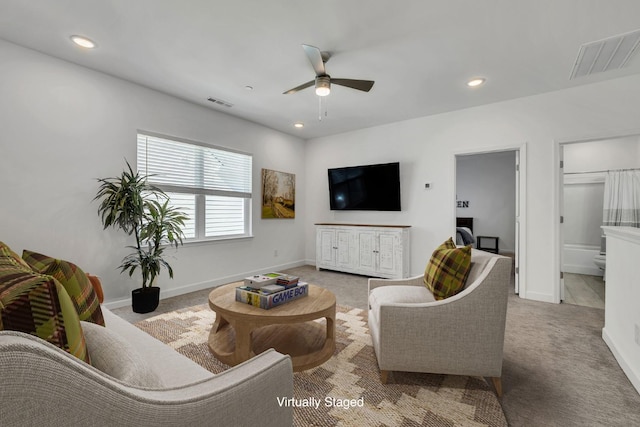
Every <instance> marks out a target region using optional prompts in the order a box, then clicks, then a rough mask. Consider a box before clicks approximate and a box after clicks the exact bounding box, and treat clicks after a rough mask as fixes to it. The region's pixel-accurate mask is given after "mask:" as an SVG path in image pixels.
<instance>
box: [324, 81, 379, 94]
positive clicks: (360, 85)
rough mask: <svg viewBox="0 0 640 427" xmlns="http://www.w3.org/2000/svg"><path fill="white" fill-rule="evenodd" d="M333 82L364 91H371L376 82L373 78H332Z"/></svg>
mask: <svg viewBox="0 0 640 427" xmlns="http://www.w3.org/2000/svg"><path fill="white" fill-rule="evenodd" d="M331 83H332V84H335V85H340V86H346V87H350V88H351V89H358V90H361V91H363V92H369V91H370V90H371V88H372V87H373V84H374V83H375V82H374V81H372V80H353V79H334V78H332V79H331Z"/></svg>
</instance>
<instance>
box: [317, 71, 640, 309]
mask: <svg viewBox="0 0 640 427" xmlns="http://www.w3.org/2000/svg"><path fill="white" fill-rule="evenodd" d="M481 90H491V88H490V86H486V87H485V88H482V89H481ZM638 111H640V76H639V75H635V76H630V77H625V78H619V79H614V80H609V81H606V82H601V83H595V84H591V85H584V86H577V87H574V88H571V89H567V90H563V91H557V92H551V93H547V94H542V95H538V96H531V97H526V98H520V99H515V100H511V101H506V102H500V103H495V104H491V105H485V106H480V107H476V108H470V109H466V110H461V111H454V112H450V113H445V114H439V115H435V116H429V117H422V118H418V119H414V120H408V121H403V122H397V123H392V124H388V125H384V126H378V127H373V128H368V129H362V130H358V131H354V132H349V133H344V134H340V135H334V136H328V137H325V138H317V139H313V140H310V141H308V143H307V153H306V174H307V175H306V177H307V191H306V192H307V194H313V195H314V196H313V197H309V198H308V200H307V212H308V214H309V215H308V221H307V222H306V224H307V230H306V239H305V241H306V254H307V259H309V260H313V259H315V245H314V226H313V223H314V222H320V221H336V222H341V221H342V222H366V223H372V224H375V223H383V224H384V223H391V224H408V225H411V226H412V228H411V270H412V272H413V274H420V273H422V272H423V271H424V267H425V265H426V262H427V259H428V257H429V255H430V254H431V251H432V250H433V248H435V247H436V246H437V245H438V244H440V243H441V242H442V241H444V240H445V239H446V238H447V237H448V236H450V235H451V233H452V231H453V229H454V227H455V223H454V217H455V207H454V203H455V189H454V184H453V183H454V177H453V170H454V155H455V153H460V152H465V151H466V152H471V151H483V150H485V149H486V150H487V151H488V150H489V149H498V148H501V147H505V148H511V147H513V146H514V145H519V144H527V150H526V151H527V167H526V168H527V174H528V176H527V186H528V188H527V197H526V206H527V208H526V220H527V223H526V228H525V229H524V230H523V233H525V237H526V239H527V240H526V258H525V259H523V260H521V261H522V262H524V263H525V264H526V269H525V271H526V275H525V277H524V278H523V279H524V284H525V289H524V290H523V291H522V292H521V295H522V296H524V297H526V298H531V299H536V300H541V301H553V302H558V293H557V290H556V289H555V283H557V278H556V272H555V267H554V265H555V264H556V263H557V260H558V259H559V254H558V252H557V249H556V248H557V243H556V236H555V232H554V224H555V220H556V212H557V211H556V209H557V206H556V201H555V200H556V198H555V194H556V193H557V191H558V190H557V188H555V187H556V184H555V183H554V170H556V168H557V166H556V164H555V161H554V157H555V154H554V150H555V145H554V144H555V141H571V140H574V141H575V140H580V139H586V138H587V137H593V136H594V135H600V136H604V135H613V134H620V133H621V131H623V130H629V129H638V127H639V126H640V124H639V122H638V114H637V112H638ZM394 160H397V161H400V162H401V165H400V167H401V180H402V181H401V186H402V203H403V211H402V212H397V213H392V214H389V213H375V212H368V213H357V212H349V213H347V212H332V211H330V210H329V201H328V191H327V183H326V181H327V179H326V169H327V168H328V167H335V166H344V165H349V164H361V163H374V162H380V161H394ZM425 182H432V183H433V187H432V189H430V190H425V189H424V183H425Z"/></svg>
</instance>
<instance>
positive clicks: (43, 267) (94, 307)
mask: <svg viewBox="0 0 640 427" xmlns="http://www.w3.org/2000/svg"><path fill="white" fill-rule="evenodd" d="M22 258H23V259H24V260H25V261H26V262H27V264H29V265H30V266H31V268H32V269H33V271H35V272H38V273H41V274H47V275H50V276H53V277H55V278H56V279H57V280H58V281H59V282H60V283H61V284H62V286H64V288H65V289H66V291H67V293H68V294H69V296H70V297H71V300H72V301H73V304H74V306H75V307H76V311H77V313H78V317H79V318H80V320H83V321H87V322H93V323H97V324H98V325H103V326H104V319H103V317H102V311H101V310H100V302H99V301H98V296H97V295H96V292H95V290H94V288H93V286H92V285H91V282H90V281H89V278H88V277H87V275H86V274H85V272H84V271H82V269H81V268H80V267H78V266H77V265H75V264H73V263H71V262H69V261H64V260H61V259H56V258H52V257H50V256H47V255H43V254H39V253H37V252H33V251H28V250H26V249H25V250H24V251H22Z"/></svg>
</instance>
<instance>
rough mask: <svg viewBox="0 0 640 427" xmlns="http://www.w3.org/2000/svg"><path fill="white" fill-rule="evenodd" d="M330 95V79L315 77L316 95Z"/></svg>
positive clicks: (327, 77)
mask: <svg viewBox="0 0 640 427" xmlns="http://www.w3.org/2000/svg"><path fill="white" fill-rule="evenodd" d="M330 93H331V79H330V78H329V76H318V77H316V95H318V96H327V95H329V94H330Z"/></svg>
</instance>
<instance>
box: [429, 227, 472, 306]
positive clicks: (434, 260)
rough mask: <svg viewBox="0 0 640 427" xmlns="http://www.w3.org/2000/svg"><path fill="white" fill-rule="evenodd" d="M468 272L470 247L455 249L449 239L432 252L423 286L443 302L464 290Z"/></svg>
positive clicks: (451, 240)
mask: <svg viewBox="0 0 640 427" xmlns="http://www.w3.org/2000/svg"><path fill="white" fill-rule="evenodd" d="M470 270H471V246H465V247H462V248H457V247H456V245H455V243H453V239H452V238H449V240H447V241H446V242H444V243H443V244H441V245H440V246H438V247H437V248H436V250H435V251H433V254H432V255H431V259H429V263H428V264H427V268H426V269H425V271H424V284H425V285H426V286H427V288H428V289H429V290H430V291H431V293H433V296H434V298H435V299H436V300H443V299H445V298H449V297H452V296H454V295H455V294H457V293H458V292H460V291H461V290H462V289H464V285H465V282H466V281H467V277H468V276H469V271H470Z"/></svg>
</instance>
